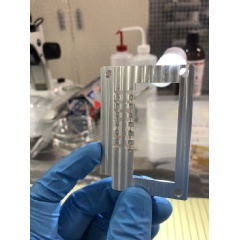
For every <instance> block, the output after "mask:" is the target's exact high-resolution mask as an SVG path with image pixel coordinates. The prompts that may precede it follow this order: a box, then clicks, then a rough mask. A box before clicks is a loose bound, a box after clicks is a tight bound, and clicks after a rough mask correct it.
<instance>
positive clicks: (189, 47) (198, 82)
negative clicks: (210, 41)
mask: <svg viewBox="0 0 240 240" xmlns="http://www.w3.org/2000/svg"><path fill="white" fill-rule="evenodd" d="M198 42H199V34H198V33H188V35H187V41H186V46H185V47H184V51H185V52H186V54H187V63H188V64H192V65H194V87H193V96H200V95H201V92H202V82H203V74H204V64H205V53H204V50H203V49H202V47H201V46H199V45H198Z"/></svg>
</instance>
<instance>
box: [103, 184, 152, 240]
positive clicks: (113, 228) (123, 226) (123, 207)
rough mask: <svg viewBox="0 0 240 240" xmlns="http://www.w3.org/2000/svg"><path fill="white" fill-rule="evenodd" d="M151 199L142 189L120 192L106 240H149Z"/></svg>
mask: <svg viewBox="0 0 240 240" xmlns="http://www.w3.org/2000/svg"><path fill="white" fill-rule="evenodd" d="M151 227H152V199H151V197H150V195H149V194H148V193H147V192H146V191H145V190H144V189H142V188H139V187H129V188H127V189H125V190H124V191H122V193H121V194H120V195H119V198H118V200H117V202H116V205H115V207H114V211H113V214H112V217H111V222H110V225H109V231H108V235H107V239H108V240H113V239H114V240H123V239H124V240H125V239H128V240H131V239H134V240H136V239H139V240H142V239H146V240H147V239H151Z"/></svg>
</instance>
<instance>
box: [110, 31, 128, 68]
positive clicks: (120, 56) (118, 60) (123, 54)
mask: <svg viewBox="0 0 240 240" xmlns="http://www.w3.org/2000/svg"><path fill="white" fill-rule="evenodd" d="M116 34H119V35H120V45H118V46H117V47H116V50H117V52H116V53H114V54H113V55H112V56H111V66H130V65H131V59H132V57H133V55H132V54H131V53H129V52H128V51H127V45H124V44H123V33H122V31H117V32H116Z"/></svg>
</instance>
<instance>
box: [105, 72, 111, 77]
mask: <svg viewBox="0 0 240 240" xmlns="http://www.w3.org/2000/svg"><path fill="white" fill-rule="evenodd" d="M111 76H112V71H111V70H107V71H106V73H105V77H106V78H110V77H111Z"/></svg>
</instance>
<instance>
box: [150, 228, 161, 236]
mask: <svg viewBox="0 0 240 240" xmlns="http://www.w3.org/2000/svg"><path fill="white" fill-rule="evenodd" d="M159 229H160V226H159V225H152V230H151V239H153V238H155V237H156V235H157V234H158V232H159Z"/></svg>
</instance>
